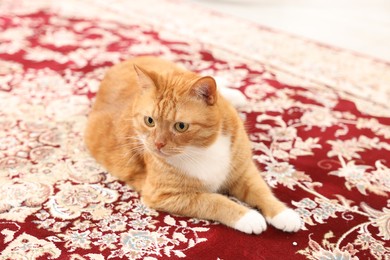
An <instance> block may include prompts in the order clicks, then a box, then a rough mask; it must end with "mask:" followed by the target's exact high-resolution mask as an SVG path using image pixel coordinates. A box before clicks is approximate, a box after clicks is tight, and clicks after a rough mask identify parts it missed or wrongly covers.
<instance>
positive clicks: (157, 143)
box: [154, 142, 166, 150]
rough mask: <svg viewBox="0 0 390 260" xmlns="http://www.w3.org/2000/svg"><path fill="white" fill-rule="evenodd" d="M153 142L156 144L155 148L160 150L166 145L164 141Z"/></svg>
mask: <svg viewBox="0 0 390 260" xmlns="http://www.w3.org/2000/svg"><path fill="white" fill-rule="evenodd" d="M154 144H155V145H156V148H157V149H158V150H161V148H163V147H164V146H165V145H166V144H165V143H162V142H155V143H154Z"/></svg>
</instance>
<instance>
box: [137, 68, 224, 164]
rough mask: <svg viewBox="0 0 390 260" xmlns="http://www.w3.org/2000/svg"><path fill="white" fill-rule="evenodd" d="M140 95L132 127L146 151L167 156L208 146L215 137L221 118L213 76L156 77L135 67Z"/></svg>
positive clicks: (173, 73) (184, 74) (176, 75)
mask: <svg viewBox="0 0 390 260" xmlns="http://www.w3.org/2000/svg"><path fill="white" fill-rule="evenodd" d="M134 69H135V71H136V73H137V76H138V86H139V88H140V92H139V93H140V95H139V98H138V99H137V101H136V102H135V104H134V106H133V115H134V117H133V126H134V129H135V131H136V133H137V136H138V138H139V139H140V140H141V142H142V143H143V145H144V148H145V150H146V151H147V152H150V153H151V154H153V155H157V156H159V157H162V158H164V157H170V156H174V155H178V154H182V153H184V152H185V150H186V148H188V147H208V146H209V145H211V144H212V143H213V142H214V141H215V139H216V138H217V136H218V133H219V130H220V128H221V115H220V111H219V109H218V106H217V102H218V92H217V87H216V83H215V81H214V79H213V78H212V77H200V76H199V75H196V74H194V73H191V72H172V73H170V74H169V75H158V74H157V73H154V72H148V71H145V70H143V69H141V68H139V67H136V66H135V68H134Z"/></svg>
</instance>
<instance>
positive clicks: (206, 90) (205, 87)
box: [191, 76, 218, 106]
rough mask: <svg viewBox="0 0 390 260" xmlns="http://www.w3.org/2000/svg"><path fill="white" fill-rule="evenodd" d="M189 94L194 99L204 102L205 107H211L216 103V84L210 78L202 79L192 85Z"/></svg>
mask: <svg viewBox="0 0 390 260" xmlns="http://www.w3.org/2000/svg"><path fill="white" fill-rule="evenodd" d="M191 93H192V94H193V95H195V97H196V98H199V99H202V100H204V101H205V102H206V103H207V105H209V106H212V105H214V104H215V102H216V101H217V96H218V95H217V84H216V83H215V80H214V79H213V78H212V77H210V76H206V77H202V78H200V79H198V80H197V81H196V82H195V84H194V85H192V88H191Z"/></svg>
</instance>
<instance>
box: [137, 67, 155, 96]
mask: <svg viewBox="0 0 390 260" xmlns="http://www.w3.org/2000/svg"><path fill="white" fill-rule="evenodd" d="M134 70H135V72H136V73H137V77H138V84H139V86H140V87H141V89H142V90H147V89H150V88H152V87H154V86H155V85H154V82H153V80H152V79H151V78H150V76H149V75H148V73H147V72H146V71H145V70H144V69H142V68H140V67H138V66H137V65H135V64H134Z"/></svg>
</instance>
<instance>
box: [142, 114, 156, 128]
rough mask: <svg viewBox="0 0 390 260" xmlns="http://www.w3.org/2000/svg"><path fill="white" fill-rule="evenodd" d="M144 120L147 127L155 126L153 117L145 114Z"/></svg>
mask: <svg viewBox="0 0 390 260" xmlns="http://www.w3.org/2000/svg"><path fill="white" fill-rule="evenodd" d="M144 122H145V124H146V125H147V126H149V127H154V126H155V123H154V119H153V118H152V117H150V116H145V117H144Z"/></svg>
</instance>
